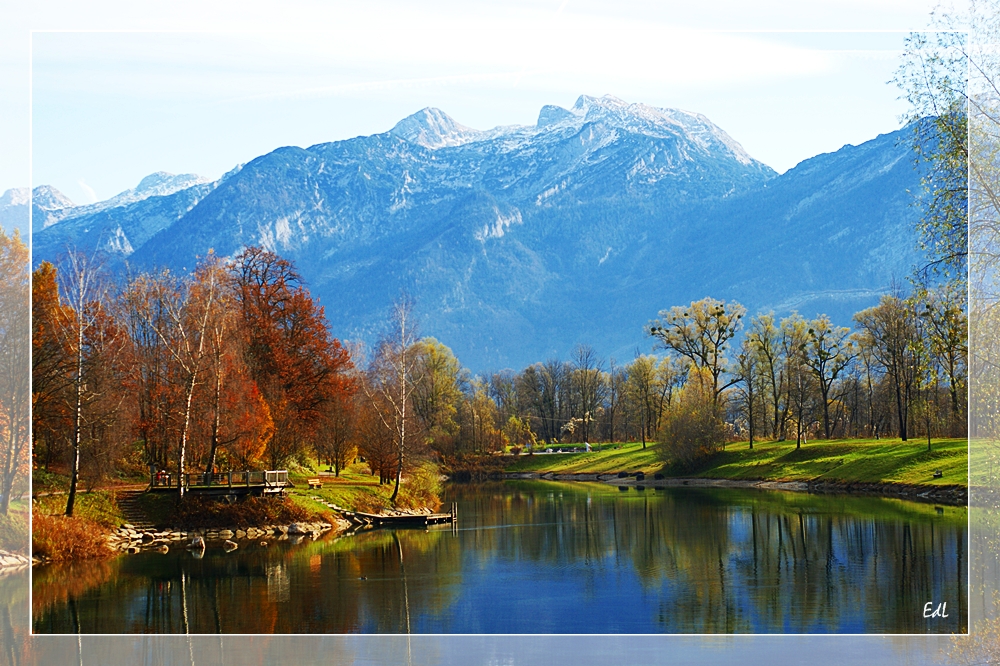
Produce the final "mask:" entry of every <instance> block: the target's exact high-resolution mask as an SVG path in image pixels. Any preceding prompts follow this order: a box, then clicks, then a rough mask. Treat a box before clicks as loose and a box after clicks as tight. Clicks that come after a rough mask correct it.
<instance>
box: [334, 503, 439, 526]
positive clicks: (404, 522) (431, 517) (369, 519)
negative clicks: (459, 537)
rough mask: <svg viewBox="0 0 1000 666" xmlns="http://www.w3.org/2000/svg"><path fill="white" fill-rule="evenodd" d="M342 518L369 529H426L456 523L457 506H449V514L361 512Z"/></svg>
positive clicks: (354, 512) (349, 513)
mask: <svg viewBox="0 0 1000 666" xmlns="http://www.w3.org/2000/svg"><path fill="white" fill-rule="evenodd" d="M343 515H344V517H345V518H347V519H348V520H350V521H351V522H353V523H355V524H356V525H367V526H371V527H427V526H429V525H448V524H450V525H452V526H455V525H456V524H457V523H458V505H457V504H454V503H453V504H452V505H451V512H450V513H414V514H410V513H403V514H379V513H364V512H362V511H345V512H344V513H343Z"/></svg>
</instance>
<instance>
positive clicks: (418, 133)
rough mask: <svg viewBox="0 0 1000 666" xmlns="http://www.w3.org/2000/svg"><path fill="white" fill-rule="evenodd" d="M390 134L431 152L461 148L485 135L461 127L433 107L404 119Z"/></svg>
mask: <svg viewBox="0 0 1000 666" xmlns="http://www.w3.org/2000/svg"><path fill="white" fill-rule="evenodd" d="M389 133H390V134H393V135H395V136H398V137H399V138H401V139H403V140H405V141H409V142H410V143H415V144H418V145H421V146H423V147H424V148H429V149H431V150H434V149H437V148H444V147H447V146H460V145H462V144H464V143H469V142H470V141H475V140H476V139H478V138H480V137H481V136H482V134H483V133H482V132H480V131H479V130H474V129H472V128H471V127H466V126H465V125H460V124H459V123H457V122H455V120H454V119H453V118H452V117H451V116H449V115H448V114H447V113H445V112H444V111H442V110H441V109H435V108H433V107H427V108H424V109H421V110H420V111H417V112H416V113H414V114H412V115H410V116H407V117H406V118H403V119H402V120H400V121H399V122H398V123H396V125H395V127H393V128H392V129H391V130H389Z"/></svg>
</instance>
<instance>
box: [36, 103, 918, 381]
mask: <svg viewBox="0 0 1000 666" xmlns="http://www.w3.org/2000/svg"><path fill="white" fill-rule="evenodd" d="M901 136H902V135H901V133H900V131H897V132H893V133H887V134H883V135H880V136H879V137H876V138H875V139H872V140H871V141H868V142H865V143H863V144H860V145H859V146H845V147H844V148H842V149H840V150H838V151H834V152H832V153H826V154H823V155H817V156H814V157H813V158H810V159H808V160H803V162H801V163H800V164H799V165H797V166H796V167H794V168H792V169H789V170H788V171H787V172H785V173H784V174H781V175H778V174H776V173H775V172H774V171H773V170H772V169H770V167H767V166H766V165H764V164H763V163H761V162H759V161H757V160H754V159H753V158H752V157H751V156H749V155H748V154H746V152H745V151H744V150H743V149H742V147H741V146H740V144H739V143H738V142H736V141H735V140H734V139H732V137H729V135H728V134H726V133H725V132H724V131H723V130H721V129H720V128H718V127H717V126H715V125H714V124H713V123H711V121H710V120H708V119H707V118H705V117H704V116H702V115H700V114H695V113H690V112H686V111H678V110H673V109H656V108H654V107H649V106H646V105H642V104H630V103H628V102H624V101H622V100H619V99H617V98H613V97H610V96H605V97H602V98H595V97H588V96H581V97H580V98H579V99H578V100H577V103H576V104H574V106H573V107H572V108H570V109H564V108H561V107H556V106H551V105H549V106H545V107H542V109H541V110H540V111H539V115H538V122H537V123H536V125H534V126H524V125H520V126H518V125H514V126H501V127H497V128H493V129H491V130H475V129H472V128H468V127H466V126H464V125H461V124H460V123H458V122H457V121H455V120H454V119H452V118H450V117H449V116H447V114H445V113H444V112H443V111H441V110H439V109H433V108H430V107H428V108H425V109H422V110H420V111H418V112H417V113H415V114H411V115H410V116H408V117H407V118H404V119H403V120H401V121H400V122H399V123H397V124H396V125H395V126H394V127H393V128H391V129H390V130H389V131H387V132H383V133H381V134H375V135H371V136H367V137H356V138H353V139H347V140H343V141H334V142H327V143H320V144H315V145H313V146H309V147H308V148H299V147H294V146H287V147H282V148H278V149H276V150H274V151H271V152H270V153H267V154H265V155H261V156H259V157H257V158H255V159H254V160H251V161H250V162H248V163H247V164H245V165H242V166H241V167H238V168H237V169H235V170H234V171H233V172H231V173H230V174H227V176H225V177H223V178H222V179H220V180H218V181H214V182H212V183H207V182H199V183H197V184H194V185H191V186H190V187H187V188H184V189H179V190H177V191H174V192H172V193H170V194H166V195H161V196H149V197H146V198H144V199H142V200H140V201H128V202H124V203H122V204H121V205H117V206H112V207H108V208H105V209H102V210H100V211H97V212H93V213H88V214H87V215H84V216H78V217H73V216H68V217H64V218H62V219H60V221H58V222H57V223H55V224H52V225H50V226H49V227H46V228H43V229H40V230H38V231H36V232H35V247H36V252H35V256H36V260H38V259H42V258H52V257H54V256H55V255H57V254H58V244H59V243H60V242H61V243H64V244H65V243H66V241H67V240H71V241H73V242H75V243H77V244H80V245H83V246H84V247H95V248H100V249H101V250H102V251H104V252H106V253H107V255H108V256H109V258H110V259H111V260H112V263H114V262H115V261H119V262H120V261H122V260H124V259H126V258H127V259H128V261H129V263H130V264H131V265H132V266H133V267H146V268H154V267H161V266H166V267H169V268H171V269H173V270H175V271H181V270H190V269H192V268H193V267H194V263H195V262H196V260H197V257H198V256H199V255H202V256H203V255H204V254H205V253H206V252H207V251H208V250H209V249H213V250H214V251H215V252H216V253H217V254H219V255H221V256H232V255H233V254H235V253H237V252H238V251H239V250H240V249H242V248H243V247H246V246H248V245H252V244H259V245H263V246H265V247H267V248H268V249H272V250H274V251H276V252H278V253H279V254H282V255H284V256H287V257H288V258H290V259H292V260H293V261H295V262H296V264H297V265H298V266H299V269H300V272H301V273H302V274H303V276H304V277H305V278H306V281H307V283H308V284H309V286H310V289H311V290H312V291H313V293H314V294H316V295H317V297H318V298H319V299H320V301H321V302H322V303H323V304H324V305H325V306H326V308H327V314H328V318H329V319H330V322H331V326H332V327H333V329H334V333H335V334H336V335H338V336H339V337H343V338H349V339H360V340H365V341H368V342H373V341H374V340H375V338H377V336H378V335H379V332H380V327H381V326H382V325H383V322H384V319H385V317H386V315H387V313H388V310H389V306H390V303H391V301H392V300H393V299H394V298H396V297H398V295H399V293H400V292H401V291H403V290H405V291H408V292H410V293H411V294H412V295H413V296H414V297H415V298H416V299H417V306H418V311H422V312H421V318H422V325H423V329H424V333H425V334H427V335H433V336H435V337H437V338H438V339H440V340H442V341H443V342H444V343H445V344H448V345H449V346H451V347H452V348H453V349H454V350H455V352H456V354H458V356H459V358H460V359H461V360H462V361H463V363H465V364H466V365H468V366H469V367H471V368H473V369H475V370H482V369H485V368H490V367H492V368H497V367H520V366H523V365H526V364H527V363H530V362H534V361H541V360H545V358H548V357H549V356H563V357H565V356H566V355H567V354H568V353H569V351H570V350H571V348H572V346H573V345H574V344H576V343H578V342H580V343H588V344H592V345H594V347H595V349H597V350H598V351H599V352H600V353H602V354H605V355H608V354H612V353H614V354H617V355H618V356H619V358H622V354H631V353H633V352H634V350H635V349H636V348H643V349H648V348H649V344H650V341H649V339H648V338H645V337H644V336H643V333H642V330H643V326H644V325H645V323H646V322H648V321H649V320H650V319H652V318H654V317H655V316H656V314H657V312H658V311H659V310H660V309H663V308H666V307H669V306H671V305H676V304H681V303H686V302H690V301H691V300H695V299H696V298H701V297H704V296H706V295H712V296H714V297H717V298H724V299H727V300H731V299H737V300H741V302H743V303H744V305H747V306H748V307H749V308H750V310H751V313H753V312H756V311H758V310H760V309H768V308H775V309H777V310H781V309H782V308H789V309H790V308H792V307H794V306H795V305H796V304H805V305H804V306H803V307H810V305H809V304H811V305H812V306H815V307H816V308H819V309H818V310H817V312H818V311H822V310H829V312H828V314H830V315H831V316H832V317H834V318H835V319H836V320H838V322H839V323H842V324H844V323H849V320H848V321H845V320H846V319H848V318H849V317H850V314H852V313H853V311H855V310H857V309H860V307H863V306H866V305H870V304H872V303H873V302H874V301H875V300H876V299H877V296H876V295H877V294H878V293H882V292H884V290H885V289H886V288H887V286H888V284H889V282H890V281H891V279H892V278H893V277H900V275H901V274H906V273H908V272H909V269H910V267H911V266H912V264H913V263H914V262H915V261H916V254H915V252H916V251H915V238H914V236H913V222H914V219H913V218H914V211H913V210H912V207H910V206H909V203H910V201H909V199H908V197H909V195H908V194H907V190H908V189H910V188H911V187H914V186H915V184H916V183H917V182H918V181H919V174H918V173H917V172H915V171H914V169H913V166H912V154H911V153H910V151H909V148H908V147H907V146H906V145H904V143H905V142H904V141H901ZM154 175H155V174H154ZM199 188H200V189H199ZM137 189H139V188H137ZM36 229H37V227H36ZM101 239H103V240H101ZM859 249H860V251H859ZM779 314H780V312H779ZM803 314H804V315H807V316H813V314H815V313H810V312H808V311H807V312H803Z"/></svg>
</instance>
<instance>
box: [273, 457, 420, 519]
mask: <svg viewBox="0 0 1000 666" xmlns="http://www.w3.org/2000/svg"><path fill="white" fill-rule="evenodd" d="M326 470H327V467H326V466H325V465H316V466H314V467H312V468H311V469H309V468H300V469H299V470H296V471H295V472H289V478H290V479H291V481H292V483H294V484H295V487H294V488H291V489H290V490H288V491H287V494H289V495H290V496H291V497H292V500H293V501H294V502H296V503H297V504H299V505H300V506H302V507H304V508H306V509H309V510H310V511H316V512H326V511H329V509H328V508H327V507H326V506H324V505H323V504H320V503H319V502H317V501H315V500H313V499H312V498H313V497H314V496H315V497H320V498H322V499H324V500H325V501H327V502H330V503H333V504H336V505H337V506H339V507H341V508H344V509H349V510H353V511H363V512H378V511H381V510H382V509H385V508H388V507H389V506H390V503H389V497H390V496H391V495H392V489H393V484H392V483H387V484H382V485H379V482H378V476H372V475H371V474H370V473H369V471H368V463H355V464H352V465H349V466H348V467H347V468H346V469H342V470H341V471H340V476H334V475H333V474H329V473H326ZM320 471H323V472H324V474H323V475H320V474H319V472H320ZM317 477H319V478H320V479H321V480H322V482H323V487H322V488H320V489H315V488H309V485H308V479H310V478H317ZM411 478H412V477H411ZM409 480H410V479H408V478H405V477H404V483H403V485H401V486H400V489H399V498H398V501H397V504H398V505H399V506H400V507H403V508H406V507H411V506H412V507H416V506H424V505H426V504H433V503H434V502H433V501H431V502H428V501H426V500H427V498H425V497H414V498H411V497H410V496H409V494H410V490H411V489H410V484H409V483H408V481H409Z"/></svg>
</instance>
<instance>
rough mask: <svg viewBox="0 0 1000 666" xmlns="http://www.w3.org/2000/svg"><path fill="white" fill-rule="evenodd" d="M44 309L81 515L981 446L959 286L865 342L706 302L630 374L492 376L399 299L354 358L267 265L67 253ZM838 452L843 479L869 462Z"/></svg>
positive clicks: (43, 412)
mask: <svg viewBox="0 0 1000 666" xmlns="http://www.w3.org/2000/svg"><path fill="white" fill-rule="evenodd" d="M33 300H34V308H35V313H36V315H35V317H34V324H33V325H34V338H33V345H34V350H35V354H34V363H35V365H34V377H35V382H34V390H35V395H34V399H35V406H36V407H35V410H34V413H33V418H34V421H33V426H34V428H35V441H36V446H35V449H34V456H35V458H34V463H35V466H36V468H37V470H38V472H39V473H38V477H39V480H40V481H41V480H45V481H47V482H50V485H52V486H53V487H58V486H60V485H63V486H65V487H66V488H67V493H66V495H65V510H64V513H65V514H66V515H73V513H74V510H75V508H76V503H77V493H78V487H83V488H85V489H93V488H100V487H103V486H107V485H111V484H113V483H119V482H121V481H123V480H125V479H136V480H137V479H143V478H148V475H149V474H150V473H151V472H152V471H154V470H157V471H160V472H164V473H166V474H170V475H172V476H173V477H174V479H177V478H181V477H182V476H183V475H184V474H189V473H194V474H195V475H197V474H199V473H203V474H208V473H210V472H212V471H216V470H219V469H221V470H240V469H261V468H265V469H278V468H287V469H291V470H293V476H292V478H293V479H297V480H298V481H299V482H302V485H307V484H306V482H307V481H308V478H307V477H308V475H309V474H310V473H315V469H316V468H315V467H314V466H313V463H312V461H321V462H322V463H323V464H325V465H327V466H328V468H329V469H330V470H331V471H332V472H333V476H334V478H335V479H339V478H340V477H341V475H342V474H348V475H350V474H353V473H355V472H356V471H357V470H358V465H359V464H360V465H363V467H362V469H365V470H366V471H367V473H368V474H369V475H370V477H369V479H368V480H367V481H365V484H367V485H359V486H357V487H356V488H354V489H352V490H349V491H348V490H346V488H347V486H343V487H341V486H340V484H336V485H335V487H338V488H341V489H340V490H338V491H337V492H341V493H346V494H345V495H343V498H344V502H343V503H344V504H346V505H353V506H352V508H359V504H360V505H364V506H368V507H371V508H374V507H379V506H397V505H398V506H407V505H413V504H416V503H419V502H425V503H427V504H434V503H435V502H436V501H437V499H436V497H437V495H436V492H435V490H434V489H435V488H436V481H434V479H436V478H437V476H438V470H445V471H446V472H448V473H450V474H451V475H452V476H453V478H456V479H461V478H466V477H468V478H479V477H482V476H488V475H490V474H492V473H495V472H496V471H499V470H500V469H502V468H503V466H504V465H505V463H504V462H502V461H498V460H496V457H497V455H498V454H502V453H505V452H509V453H513V454H520V455H522V456H526V457H528V458H531V457H533V456H534V454H536V453H537V452H539V451H541V450H543V449H548V448H552V447H557V448H558V447H561V446H568V445H576V446H579V447H581V448H584V449H586V448H587V447H588V446H590V444H589V443H590V442H597V441H602V442H607V443H608V446H612V447H613V446H617V445H619V444H620V443H621V442H630V441H635V442H638V443H639V445H638V446H639V451H642V452H643V453H641V454H636V455H637V456H638V457H637V458H636V460H635V461H631V460H627V459H618V460H613V459H611V458H609V459H608V460H607V461H606V464H607V465H612V466H617V465H629V466H632V465H643V466H645V467H644V469H649V468H651V467H654V466H655V464H656V463H655V462H654V461H653V459H652V458H651V457H650V456H651V454H652V455H655V454H653V452H654V451H655V452H658V455H659V462H660V463H665V464H666V465H667V466H668V469H669V470H670V471H671V472H672V473H674V474H681V473H688V472H695V471H699V470H702V469H705V468H708V467H711V466H712V465H714V464H717V463H721V460H722V459H721V458H720V459H719V460H718V461H716V459H715V458H716V457H717V456H718V454H719V453H720V452H722V451H723V449H724V448H725V447H726V445H727V444H729V445H730V446H732V444H731V443H732V442H735V441H737V440H744V441H746V443H747V447H748V448H750V449H752V448H754V447H755V446H757V447H760V446H761V445H762V444H763V443H764V442H765V441H770V442H778V443H783V442H786V441H788V442H790V441H792V440H794V442H795V448H796V449H800V448H803V447H804V446H806V445H809V446H814V445H815V442H816V440H823V441H831V442H835V441H837V440H839V439H843V438H854V439H857V438H873V439H876V440H880V439H884V438H887V437H894V438H895V437H898V438H899V439H900V440H902V441H903V442H907V444H906V446H910V447H913V448H916V446H919V444H917V445H914V444H909V442H910V441H912V440H914V438H916V437H920V438H921V441H923V442H926V447H927V448H928V450H933V440H934V438H936V437H941V436H947V435H950V436H962V435H964V428H965V418H964V414H965V410H966V404H965V397H964V396H965V377H966V368H965V345H966V342H965V337H964V331H965V314H964V301H963V300H962V297H961V294H959V293H957V292H954V290H952V291H949V290H948V289H947V288H945V287H940V288H935V289H931V288H929V287H928V288H925V287H920V288H916V289H914V291H913V292H912V293H911V294H910V295H908V296H905V297H904V295H903V294H901V293H900V292H899V290H898V289H897V290H896V291H894V292H893V293H891V294H888V295H886V296H883V297H882V299H881V301H880V303H879V304H878V305H876V306H874V307H872V308H869V309H868V310H864V311H862V312H860V313H858V314H857V315H856V316H855V318H854V321H855V329H854V330H853V331H852V330H850V329H848V328H847V327H843V326H837V325H835V324H834V323H833V322H831V321H830V320H829V318H827V317H826V316H824V315H819V316H818V317H817V318H816V319H813V320H806V319H805V318H803V317H801V316H799V315H798V314H792V315H789V316H787V317H785V318H783V319H780V320H778V319H777V318H775V317H774V316H773V315H772V314H770V313H766V314H758V315H757V316H755V317H751V318H750V319H749V322H748V323H747V322H746V321H745V319H746V311H745V309H744V308H743V307H742V306H740V305H739V304H738V303H726V302H724V301H719V300H715V299H712V298H705V299H702V300H700V301H695V302H693V303H691V304H689V305H686V306H675V307H672V308H669V309H667V310H663V311H661V312H660V313H659V318H658V319H656V320H654V321H652V322H651V323H650V325H649V327H648V328H647V330H646V336H647V339H648V340H650V341H651V342H652V343H653V344H654V349H655V350H656V351H657V352H658V353H657V354H647V355H641V354H639V355H636V357H635V358H634V359H633V360H632V361H631V362H629V363H627V364H624V365H620V364H619V363H618V362H617V361H616V360H615V359H613V358H610V359H604V358H602V357H600V356H599V355H598V354H597V353H596V352H595V351H594V350H593V349H592V348H591V347H589V346H586V345H578V346H577V347H576V349H575V350H574V351H573V354H572V358H571V360H570V361H560V360H558V359H549V360H547V361H545V362H539V363H535V364H532V365H530V366H528V367H527V368H524V369H523V370H521V371H520V372H515V371H513V370H502V371H498V372H487V373H482V374H479V375H473V374H472V373H471V372H469V371H468V370H467V369H465V368H464V367H463V366H462V365H461V363H460V362H459V360H458V359H457V358H456V357H455V355H454V354H453V353H452V352H451V350H450V349H449V348H448V347H447V346H445V345H444V344H442V343H441V342H439V341H437V340H435V339H433V338H426V337H420V335H419V331H418V329H417V326H416V323H415V322H416V319H417V317H416V315H415V314H414V310H413V308H414V304H413V303H412V302H410V301H409V300H407V299H406V298H405V297H402V298H400V300H399V301H398V302H397V303H396V304H395V306H394V308H393V311H392V312H391V313H390V316H389V318H388V323H387V328H386V332H385V334H384V335H383V336H382V337H381V338H380V340H379V341H378V343H377V344H375V345H373V346H372V347H371V348H370V349H365V348H364V347H363V346H361V345H359V344H351V343H342V342H341V341H340V340H339V339H337V338H335V337H334V336H333V335H332V334H331V332H330V326H329V323H328V322H327V320H326V315H325V313H324V311H323V309H322V308H321V307H319V306H318V304H316V303H315V302H314V301H313V300H312V298H311V296H310V295H309V292H308V290H307V289H306V287H305V286H304V284H303V283H302V280H301V278H300V277H299V275H298V273H297V272H296V270H295V268H294V266H293V265H292V264H291V263H290V262H288V261H286V260H285V259H282V258H281V257H279V256H277V255H275V254H273V253H271V252H268V251H266V250H263V249H260V248H248V249H246V250H245V251H244V252H243V253H241V254H240V255H238V256H237V257H235V258H234V259H232V260H230V261H228V262H224V261H222V260H221V259H219V258H218V257H216V256H214V255H212V254H209V255H208V256H207V257H206V258H205V259H204V260H203V261H202V262H201V263H200V264H199V266H198V267H197V268H196V269H195V270H194V271H193V272H192V273H191V274H190V275H187V276H173V275H171V274H169V273H166V272H163V273H156V274H153V273H140V274H137V275H132V276H129V277H128V278H127V279H126V278H121V279H119V280H118V281H114V280H112V279H111V276H109V275H107V274H105V273H102V272H101V271H100V269H99V268H98V267H97V266H96V265H95V264H94V263H93V261H92V260H90V259H87V258H85V257H82V256H79V255H68V256H67V258H66V260H65V262H63V264H61V265H60V267H58V268H57V267H56V266H53V265H51V264H47V263H46V264H42V265H41V266H40V267H39V268H38V270H36V271H35V274H34V285H33ZM745 324H746V325H745ZM637 333H638V332H637ZM741 335H742V338H741V337H740V336H741ZM734 346H735V350H732V349H731V348H733V347H734ZM655 442H660V444H659V445H658V446H654V443H655ZM810 443H812V444H810ZM776 446H777V449H780V448H781V446H782V444H779V445H776ZM830 446H833V447H835V448H836V446H838V445H837V444H830ZM777 449H775V450H777ZM769 450H770V449H769ZM824 451H827V449H825V448H824ZM840 452H841V453H840V455H842V456H844V458H843V460H842V461H841V463H840V464H846V463H847V462H849V460H850V457H851V456H852V455H854V454H855V453H856V451H855V449H853V448H851V447H850V446H844V447H842V448H841V449H840ZM588 455H589V454H588ZM797 455H799V456H800V457H802V458H803V459H805V458H809V457H810V455H812V454H797ZM817 455H818V454H817ZM823 455H824V456H826V455H827V453H824V454H823ZM837 455H838V454H837V453H836V452H835V451H834V450H831V451H830V452H829V456H832V458H836V457H837ZM727 459H728V458H727ZM729 464H732V463H731V462H730V463H729ZM830 464H833V463H830ZM433 465H437V466H438V467H437V468H434V467H432V466H433ZM758 466H759V464H758ZM779 467H780V466H779ZM63 479H64V481H63ZM404 479H406V480H408V482H409V484H410V488H408V489H407V488H402V486H403V485H404V484H403V480H404ZM372 481H374V485H372ZM175 486H176V484H175ZM383 486H386V487H387V488H391V489H389V490H387V492H388V497H387V498H386V497H383V494H384V493H383V492H382V490H381V488H382V487H383ZM372 487H374V488H376V491H374V492H373V491H368V490H362V489H363V488H372ZM177 489H178V492H177V495H178V497H182V496H183V485H180V486H179V487H178V488H177ZM292 494H293V496H295V497H296V498H298V499H297V500H296V501H300V500H301V501H305V502H306V504H307V505H308V503H309V502H310V501H311V500H310V499H309V494H308V493H307V492H305V493H303V492H299V491H298V490H296V491H293V492H292ZM326 499H333V497H332V496H331V497H328V498H326ZM326 499H325V500H324V501H326ZM348 499H350V500H351V501H347V500H348ZM313 503H315V502H313Z"/></svg>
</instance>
